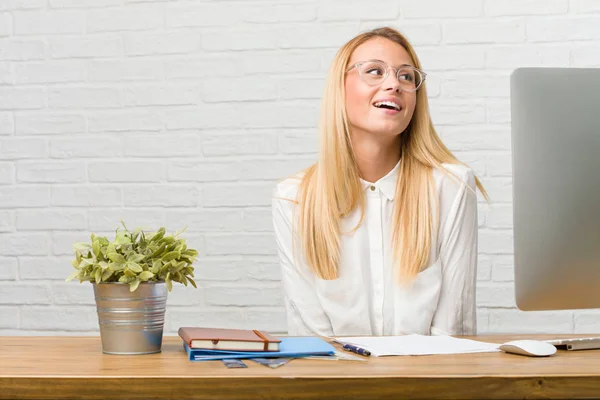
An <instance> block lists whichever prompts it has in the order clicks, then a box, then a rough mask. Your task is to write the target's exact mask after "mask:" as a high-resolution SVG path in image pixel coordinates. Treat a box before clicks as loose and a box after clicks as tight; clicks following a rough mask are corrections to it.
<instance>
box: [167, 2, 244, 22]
mask: <svg viewBox="0 0 600 400" xmlns="http://www.w3.org/2000/svg"><path fill="white" fill-rule="evenodd" d="M242 12H243V8H238V7H232V6H231V5H228V4H222V5H221V4H193V3H183V4H168V5H167V10H166V25H167V27H169V28H181V27H193V26H236V25H237V23H238V22H239V21H240V20H241V17H242Z"/></svg>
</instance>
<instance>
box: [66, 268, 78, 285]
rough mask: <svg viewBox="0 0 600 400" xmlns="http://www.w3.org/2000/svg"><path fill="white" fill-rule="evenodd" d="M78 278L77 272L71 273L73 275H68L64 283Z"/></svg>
mask: <svg viewBox="0 0 600 400" xmlns="http://www.w3.org/2000/svg"><path fill="white" fill-rule="evenodd" d="M78 276H79V270H77V271H73V273H72V274H71V275H69V276H68V277H67V279H65V282H69V281H72V280H73V279H75V278H77V277H78Z"/></svg>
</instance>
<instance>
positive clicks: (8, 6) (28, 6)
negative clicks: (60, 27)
mask: <svg viewBox="0 0 600 400" xmlns="http://www.w3.org/2000/svg"><path fill="white" fill-rule="evenodd" d="M46 3H47V1H46V0H3V1H2V2H1V3H0V10H33V9H35V8H44V7H46Z"/></svg>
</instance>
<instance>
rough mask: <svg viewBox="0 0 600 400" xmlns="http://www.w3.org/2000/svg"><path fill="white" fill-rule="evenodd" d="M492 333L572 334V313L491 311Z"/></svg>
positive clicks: (512, 310) (514, 310)
mask: <svg viewBox="0 0 600 400" xmlns="http://www.w3.org/2000/svg"><path fill="white" fill-rule="evenodd" d="M489 321H490V332H494V333H498V334H500V333H506V334H516V333H543V334H547V333H572V332H573V312H572V311H528V312H524V311H520V310H516V309H510V310H499V309H490V310H489Z"/></svg>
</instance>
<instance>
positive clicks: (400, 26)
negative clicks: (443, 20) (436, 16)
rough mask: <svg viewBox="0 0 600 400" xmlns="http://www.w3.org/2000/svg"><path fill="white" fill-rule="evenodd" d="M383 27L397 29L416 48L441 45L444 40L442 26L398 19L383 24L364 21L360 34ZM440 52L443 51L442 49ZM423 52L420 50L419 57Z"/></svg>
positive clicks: (429, 22)
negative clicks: (399, 20)
mask: <svg viewBox="0 0 600 400" xmlns="http://www.w3.org/2000/svg"><path fill="white" fill-rule="evenodd" d="M382 26H389V27H390V28H393V29H396V30H397V31H398V32H400V33H402V34H403V35H404V36H406V37H407V38H408V40H409V41H410V43H411V44H412V45H413V46H415V47H419V46H425V45H430V44H436V45H437V44H439V43H440V41H441V40H442V24H440V23H438V22H431V21H419V20H402V21H401V22H398V20H397V19H394V20H390V21H386V22H382V21H362V22H361V23H360V29H359V30H360V32H365V31H370V30H372V29H375V28H380V27H382ZM438 50H440V51H443V49H442V48H438ZM420 54H421V50H420V49H419V57H420Z"/></svg>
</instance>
